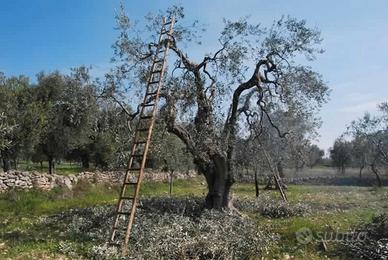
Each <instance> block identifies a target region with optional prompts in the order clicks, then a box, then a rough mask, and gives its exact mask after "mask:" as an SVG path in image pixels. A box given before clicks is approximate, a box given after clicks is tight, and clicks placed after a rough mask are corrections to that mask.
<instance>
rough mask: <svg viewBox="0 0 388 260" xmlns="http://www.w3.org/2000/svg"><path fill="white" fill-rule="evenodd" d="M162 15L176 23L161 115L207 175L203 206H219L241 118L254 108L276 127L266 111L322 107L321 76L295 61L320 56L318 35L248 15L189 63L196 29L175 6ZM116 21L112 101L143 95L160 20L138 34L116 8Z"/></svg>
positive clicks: (301, 24) (301, 25)
mask: <svg viewBox="0 0 388 260" xmlns="http://www.w3.org/2000/svg"><path fill="white" fill-rule="evenodd" d="M167 14H168V15H169V16H171V15H172V14H174V15H175V16H176V17H177V18H178V20H179V22H178V24H177V25H176V27H175V30H174V33H173V35H171V36H170V37H169V39H167V40H166V41H170V43H171V44H170V49H171V52H172V55H170V58H169V62H170V64H172V66H170V69H169V71H168V72H169V73H168V75H167V76H166V84H165V88H164V89H163V91H162V93H161V98H162V100H161V103H162V108H161V115H162V116H163V118H164V121H165V124H166V127H167V130H168V131H169V132H170V133H172V134H174V135H176V136H177V137H178V138H179V139H181V140H182V142H183V143H184V144H185V146H186V148H187V150H188V151H189V152H190V153H191V154H192V157H193V161H194V164H195V165H196V168H197V169H198V171H199V173H200V174H203V175H204V176H205V178H206V182H207V187H208V194H207V196H206V206H207V207H208V208H216V209H220V208H225V207H228V204H229V192H230V188H231V186H232V184H233V183H234V174H235V166H234V162H235V160H233V158H234V154H235V146H236V141H237V140H239V138H238V137H239V135H242V134H244V131H245V130H246V129H244V126H243V124H242V122H243V121H244V120H245V117H246V115H249V114H250V113H251V112H252V111H256V116H257V117H263V118H267V119H269V120H270V122H271V125H273V126H276V122H273V121H272V120H271V118H270V113H269V111H270V110H271V109H272V108H275V107H276V108H278V109H281V110H283V111H288V110H290V109H292V110H295V111H299V112H301V113H304V112H306V111H315V110H316V109H318V108H319V107H320V105H321V104H322V103H323V102H325V100H326V97H327V95H328V87H327V86H326V85H325V84H324V82H323V80H322V78H321V76H320V75H319V74H318V73H317V72H315V71H313V70H312V69H311V68H310V67H308V66H306V65H303V64H299V63H298V62H297V61H301V60H304V61H305V60H306V59H307V61H309V60H313V59H314V58H315V55H316V54H318V53H321V52H322V50H321V49H320V48H319V44H320V43H321V37H320V32H319V31H318V30H317V29H315V28H311V27H309V26H307V23H306V21H304V20H297V19H294V18H290V17H282V18H280V19H278V20H276V21H274V22H273V24H272V25H271V26H269V27H268V28H267V27H263V26H261V25H260V24H252V23H249V22H248V19H246V18H243V19H239V20H237V21H232V20H227V19H225V20H224V28H223V30H222V31H221V32H220V34H219V37H218V45H219V47H218V48H217V49H215V50H213V51H209V52H208V53H207V54H205V55H204V56H203V58H202V59H194V58H193V57H192V56H190V55H189V54H187V51H190V49H193V48H195V46H196V45H198V44H201V42H200V38H199V35H200V33H202V30H201V26H199V25H198V22H197V21H196V22H194V24H190V25H188V26H185V20H184V13H183V8H181V7H173V8H170V9H169V10H168V11H167ZM117 21H118V29H119V31H120V34H119V38H118V40H117V41H116V42H115V44H114V46H113V47H114V53H115V56H114V61H115V62H116V64H117V67H116V68H115V69H113V70H112V73H110V74H109V75H107V78H106V82H105V84H106V88H105V92H107V93H113V94H114V95H116V96H115V97H116V98H117V97H119V96H120V94H119V93H121V94H122V93H127V94H128V93H136V92H142V89H143V87H142V85H144V83H145V80H146V79H147V75H148V73H149V71H148V68H149V66H150V64H151V62H152V57H153V54H154V52H155V47H156V44H155V41H156V39H157V34H158V32H159V30H160V25H161V15H148V16H147V17H146V21H147V25H146V26H145V28H141V29H140V28H138V27H137V26H138V24H139V23H135V22H132V21H131V20H130V18H129V17H128V16H127V15H126V14H125V11H124V8H122V9H121V11H120V12H119V14H118V15H117ZM150 39H151V41H150ZM303 58H306V59H303ZM124 97H125V95H124Z"/></svg>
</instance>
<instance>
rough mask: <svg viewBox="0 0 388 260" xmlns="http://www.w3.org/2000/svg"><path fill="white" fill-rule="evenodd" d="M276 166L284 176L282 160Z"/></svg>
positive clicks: (280, 174)
mask: <svg viewBox="0 0 388 260" xmlns="http://www.w3.org/2000/svg"><path fill="white" fill-rule="evenodd" d="M276 167H277V170H278V172H279V176H280V178H284V171H283V165H282V162H281V161H278V163H277V165H276Z"/></svg>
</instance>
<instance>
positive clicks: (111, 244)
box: [108, 228, 121, 247]
mask: <svg viewBox="0 0 388 260" xmlns="http://www.w3.org/2000/svg"><path fill="white" fill-rule="evenodd" d="M113 229H115V230H117V228H113ZM108 244H109V245H110V246H116V247H121V244H120V243H118V242H112V241H111V242H109V243H108Z"/></svg>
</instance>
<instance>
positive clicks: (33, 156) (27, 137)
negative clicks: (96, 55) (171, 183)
mask: <svg viewBox="0 0 388 260" xmlns="http://www.w3.org/2000/svg"><path fill="white" fill-rule="evenodd" d="M125 110H126V111H131V108H130V107H125ZM126 118H127V114H126V113H125V111H124V109H123V107H122V106H119V105H118V104H117V103H116V102H115V101H114V100H112V99H109V98H105V97H103V96H102V95H101V94H100V92H99V85H98V84H96V82H94V81H92V80H91V79H90V77H89V73H88V69H87V68H85V67H80V68H77V69H73V70H72V72H71V73H70V74H69V75H65V74H62V73H59V72H53V73H48V74H47V73H39V74H38V75H37V80H36V82H35V83H32V82H30V80H29V79H28V78H27V77H25V76H18V77H7V76H6V75H4V74H3V73H1V74H0V152H1V156H0V157H1V164H2V168H3V170H4V171H8V170H10V169H11V168H14V169H17V167H18V162H19V161H21V160H23V161H33V162H38V163H41V164H42V162H44V161H45V162H48V165H49V172H50V173H53V171H54V169H55V164H56V163H58V162H61V161H63V160H67V161H74V162H79V163H80V164H81V165H82V168H84V169H88V168H90V167H91V164H93V166H94V167H98V168H102V169H112V168H115V169H117V168H124V167H125V165H126V160H127V158H128V153H129V150H130V149H129V147H130V142H131V136H132V132H133V131H132V129H131V128H129V127H128V124H127V119H126ZM158 131H159V130H157V132H158ZM160 132H161V130H160ZM160 135H161V133H157V134H156V135H155V136H156V137H159V138H160ZM168 140H169V143H170V144H169V145H170V146H171V145H172V146H174V149H175V146H176V147H179V143H177V140H176V139H174V138H171V137H170V138H168ZM163 145H165V144H161V143H160V142H157V143H156V145H154V146H155V147H156V148H158V149H159V150H158V149H153V152H152V154H151V156H150V160H149V162H150V165H151V166H153V167H163V166H164V164H165V163H166V162H169V163H170V168H176V167H177V166H176V165H175V164H174V163H175V162H174V161H176V160H172V159H169V158H168V154H170V153H171V151H173V150H174V149H167V150H166V149H165V148H164V146H163ZM163 149H164V150H165V151H166V152H165V153H163V152H162V151H163ZM177 149H178V148H177ZM165 155H166V156H165ZM185 155H186V154H185V152H184V151H183V152H179V153H176V154H175V155H174V156H178V157H179V156H181V157H184V156H185ZM162 156H164V157H166V158H168V159H166V158H161V157H162ZM170 161H171V162H170ZM172 165H174V166H172ZM188 165H190V164H188ZM178 168H179V167H178Z"/></svg>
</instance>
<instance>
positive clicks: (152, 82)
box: [148, 80, 160, 85]
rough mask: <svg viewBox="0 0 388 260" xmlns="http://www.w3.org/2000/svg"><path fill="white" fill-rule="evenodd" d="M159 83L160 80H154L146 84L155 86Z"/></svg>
mask: <svg viewBox="0 0 388 260" xmlns="http://www.w3.org/2000/svg"><path fill="white" fill-rule="evenodd" d="M159 82H160V80H154V81H150V82H149V83H148V84H149V85H153V84H157V83H159Z"/></svg>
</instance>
